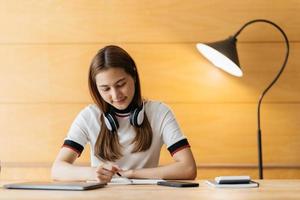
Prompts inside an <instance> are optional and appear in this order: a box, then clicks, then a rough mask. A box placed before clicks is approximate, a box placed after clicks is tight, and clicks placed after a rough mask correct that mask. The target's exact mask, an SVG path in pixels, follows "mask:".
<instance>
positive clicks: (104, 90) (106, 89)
mask: <svg viewBox="0 0 300 200" xmlns="http://www.w3.org/2000/svg"><path fill="white" fill-rule="evenodd" d="M108 90H109V88H101V91H103V92H107V91H108Z"/></svg>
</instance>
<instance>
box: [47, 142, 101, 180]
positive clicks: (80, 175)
mask: <svg viewBox="0 0 300 200" xmlns="http://www.w3.org/2000/svg"><path fill="white" fill-rule="evenodd" d="M77 157H78V154H77V153H76V152H75V151H73V150H72V149H69V148H66V147H62V148H61V150H60V151H59V153H58V155H57V157H56V159H55V161H54V163H53V165H52V169H51V178H52V179H53V180H58V181H86V180H97V172H96V171H97V168H95V167H87V166H76V165H74V164H73V163H74V162H75V160H76V159H77Z"/></svg>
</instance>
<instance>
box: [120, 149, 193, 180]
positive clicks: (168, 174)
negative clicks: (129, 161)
mask: <svg viewBox="0 0 300 200" xmlns="http://www.w3.org/2000/svg"><path fill="white" fill-rule="evenodd" d="M173 159H174V163H172V164H168V165H165V166H160V167H156V168H144V169H135V170H127V171H123V172H121V174H122V175H124V176H126V177H128V178H151V179H169V180H172V179H178V180H179V179H182V180H183V179H185V180H194V179H195V178H196V177H197V166H196V163H195V159H194V157H193V154H192V151H191V149H190V148H184V149H182V150H180V151H178V152H176V153H175V154H174V155H173Z"/></svg>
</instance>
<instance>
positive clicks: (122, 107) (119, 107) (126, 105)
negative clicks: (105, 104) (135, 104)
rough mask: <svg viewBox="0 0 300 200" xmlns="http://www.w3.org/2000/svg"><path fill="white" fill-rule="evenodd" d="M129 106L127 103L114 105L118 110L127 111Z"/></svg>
mask: <svg viewBox="0 0 300 200" xmlns="http://www.w3.org/2000/svg"><path fill="white" fill-rule="evenodd" d="M128 105H129V104H126V103H114V104H113V106H114V107H115V108H116V109H118V110H125V109H126V108H127V107H128Z"/></svg>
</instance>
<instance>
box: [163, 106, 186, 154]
mask: <svg viewBox="0 0 300 200" xmlns="http://www.w3.org/2000/svg"><path fill="white" fill-rule="evenodd" d="M160 112H161V114H162V115H161V117H162V119H161V123H162V124H161V132H162V138H163V141H164V143H165V144H166V145H167V148H168V151H169V152H170V154H171V155H172V156H173V155H174V154H175V153H176V152H178V151H180V150H181V149H184V148H187V147H190V145H189V143H188V140H187V139H186V137H185V136H184V135H183V134H182V131H181V129H180V127H179V124H178V123H177V121H176V119H175V116H174V114H173V112H172V111H171V109H170V108H168V107H167V106H166V105H164V104H161V106H160Z"/></svg>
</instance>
